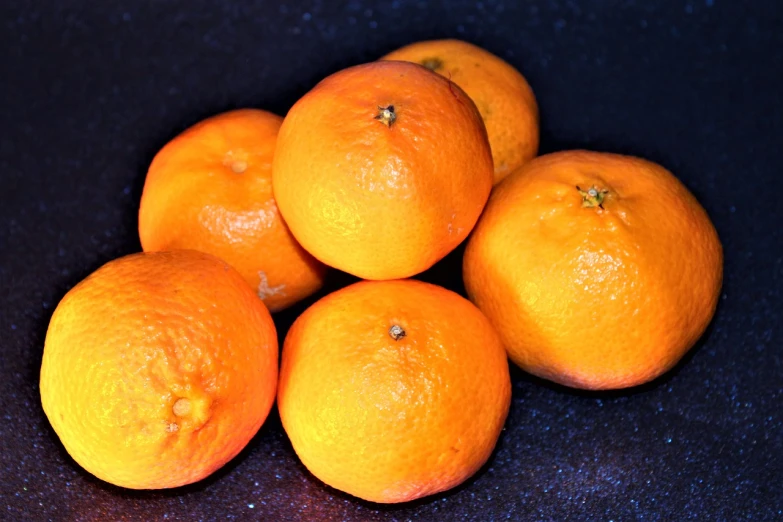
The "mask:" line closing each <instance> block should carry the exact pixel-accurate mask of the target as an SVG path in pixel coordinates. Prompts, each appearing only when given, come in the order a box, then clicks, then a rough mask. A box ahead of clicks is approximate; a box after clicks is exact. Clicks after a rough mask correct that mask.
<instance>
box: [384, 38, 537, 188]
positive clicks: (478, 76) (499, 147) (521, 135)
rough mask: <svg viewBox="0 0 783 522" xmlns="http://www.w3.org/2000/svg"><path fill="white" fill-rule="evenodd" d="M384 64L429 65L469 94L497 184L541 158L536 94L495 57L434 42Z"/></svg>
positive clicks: (461, 44)
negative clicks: (480, 122)
mask: <svg viewBox="0 0 783 522" xmlns="http://www.w3.org/2000/svg"><path fill="white" fill-rule="evenodd" d="M382 59H383V60H405V61H409V62H414V63H418V64H421V65H424V66H426V67H428V68H430V69H431V70H433V71H435V72H437V73H438V74H441V75H443V76H445V77H446V78H449V79H450V80H451V81H453V82H454V83H456V84H457V85H459V86H460V87H462V88H463V89H464V90H465V92H466V93H467V94H468V96H470V97H471V99H472V100H473V101H474V102H475V103H476V107H478V110H479V112H480V113H481V117H482V118H483V119H484V124H485V125H486V127H487V134H488V135H489V144H490V146H491V148H492V159H493V160H494V164H495V178H494V181H495V183H496V184H497V183H499V182H500V181H501V180H502V179H503V178H505V177H506V176H507V175H508V174H510V173H511V172H513V171H514V170H516V169H517V168H519V167H520V166H522V165H523V164H524V163H526V162H528V161H530V160H531V159H532V158H534V157H535V156H536V154H537V153H538V140H539V131H538V104H537V103H536V97H535V95H534V94H533V90H532V89H531V88H530V85H529V84H528V83H527V80H526V79H525V77H524V76H522V75H521V74H520V73H519V71H517V70H516V69H515V68H514V67H512V66H511V65H509V64H508V63H506V62H505V61H503V60H502V59H500V58H498V57H497V56H495V55H494V54H492V53H490V52H489V51H486V50H484V49H482V48H480V47H477V46H475V45H473V44H469V43H467V42H462V41H460V40H431V41H426V42H418V43H414V44H410V45H406V46H405V47H402V48H401V49H397V50H396V51H393V52H391V53H389V54H387V55H386V56H384V57H383V58H382Z"/></svg>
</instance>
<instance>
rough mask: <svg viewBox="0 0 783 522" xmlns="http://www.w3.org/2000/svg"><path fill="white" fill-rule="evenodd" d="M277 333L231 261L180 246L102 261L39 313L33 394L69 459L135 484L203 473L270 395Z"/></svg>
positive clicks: (250, 424)
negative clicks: (39, 356) (47, 314)
mask: <svg viewBox="0 0 783 522" xmlns="http://www.w3.org/2000/svg"><path fill="white" fill-rule="evenodd" d="M276 381H277V336H276V333H275V326H274V324H273V323H272V318H271V316H270V315H269V312H268V311H267V309H266V308H265V307H264V304H263V303H262V302H261V300H259V299H258V297H256V295H255V293H254V292H253V290H252V289H251V288H250V287H249V286H248V285H247V283H246V282H245V281H244V280H243V279H242V276H240V275H239V274H238V273H237V272H236V271H235V270H234V269H233V268H231V267H230V266H229V265H227V264H226V263H225V262H223V261H221V260H219V259H218V258H216V257H213V256H211V255H208V254H203V253H200V252H195V251H188V250H179V251H174V252H155V253H142V254H135V255H130V256H126V257H123V258H120V259H117V260H115V261H112V262H110V263H108V264H106V265H104V266H103V267H101V268H100V269H98V270H97V271H96V272H94V273H93V274H92V275H90V276H89V277H87V278H86V279H85V280H84V281H82V282H81V283H79V284H78V285H76V286H75V287H74V288H73V289H72V290H71V291H70V292H68V293H67V294H66V295H65V297H64V298H63V299H62V301H61V302H60V304H59V305H58V306H57V309H56V310H55V312H54V315H53V316H52V319H51V322H50V323H49V330H48V331H47V333H46V343H45V347H44V354H43V364H42V366H41V383H40V389H41V402H42V403H43V408H44V411H45V412H46V416H47V417H48V418H49V422H51V424H52V427H53V428H54V431H55V432H56V433H57V435H58V436H59V437H60V440H61V441H62V443H63V445H64V446H65V449H66V450H67V451H68V453H69V454H70V455H71V456H72V457H73V459H74V460H75V461H76V462H77V463H79V464H80V465H81V466H82V467H84V468H85V469H86V470H87V471H89V472H90V473H92V474H93V475H95V476H97V477H98V478H100V479H102V480H105V481H107V482H111V483H112V484H116V485H118V486H123V487H126V488H134V489H158V488H172V487H176V486H181V485H183V484H189V483H191V482H195V481H197V480H201V479H202V478H204V477H206V476H207V475H209V474H210V473H212V472H213V471H215V470H217V469H218V468H220V467H221V466H223V464H225V463H226V462H228V461H229V460H230V459H231V458H233V457H234V456H235V455H236V454H237V453H239V451H240V450H241V449H242V448H243V447H244V446H245V445H246V444H247V442H248V441H249V440H250V439H251V438H252V437H253V435H254V434H255V433H256V431H258V428H259V427H260V426H261V424H262V423H263V422H264V419H266V416H267V414H268V413H269V410H270V408H271V406H272V403H273V402H274V397H275V389H276V384H277V382H276Z"/></svg>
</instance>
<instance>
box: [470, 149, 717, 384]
mask: <svg viewBox="0 0 783 522" xmlns="http://www.w3.org/2000/svg"><path fill="white" fill-rule="evenodd" d="M463 269H464V274H463V275H464V278H465V286H466V288H467V291H468V295H469V296H470V297H471V299H472V300H473V301H474V302H475V303H476V305H478V307H479V308H480V309H481V310H482V311H483V312H484V313H485V314H486V315H487V316H488V317H489V319H490V320H491V321H492V323H493V324H494V325H495V327H496V328H497V330H498V332H499V334H500V337H501V339H502V340H503V344H504V345H505V347H506V349H507V350H508V353H509V356H510V357H511V359H512V360H513V361H514V362H515V363H516V364H518V365H519V366H521V367H522V368H523V369H524V370H526V371H528V372H530V373H532V374H534V375H537V376H539V377H543V378H545V379H550V380H552V381H555V382H558V383H561V384H564V385H567V386H572V387H577V388H587V389H612V388H624V387H629V386H634V385H637V384H641V383H644V382H647V381H650V380H652V379H654V378H655V377H657V376H659V375H661V374H663V373H664V372H666V371H667V370H668V369H670V368H671V367H672V366H674V365H675V364H676V363H677V361H679V360H680V358H682V356H683V355H684V354H685V353H686V352H687V351H688V349H689V348H690V347H691V346H692V345H693V344H694V343H695V341H696V340H697V339H698V338H699V337H700V336H701V334H702V333H703V332H704V330H705V328H706V327H707V324H708V323H709V321H710V319H711V318H712V315H713V313H714V311H715V307H716V304H717V301H718V295H719V292H720V286H721V280H722V273H723V251H722V248H721V244H720V241H719V239H718V235H717V233H716V232H715V228H714V227H713V225H712V223H711V222H710V219H709V217H708V216H707V214H706V212H705V211H704V209H703V208H702V207H701V206H700V205H699V203H698V202H697V201H696V199H695V198H694V197H693V195H692V194H691V193H690V192H688V190H687V189H686V188H685V186H684V185H683V184H682V183H680V182H679V181H678V180H677V179H676V178H675V177H674V176H673V175H672V174H671V173H670V172H669V171H667V170H666V169H664V168H662V167H660V166H659V165H656V164H654V163H651V162H648V161H645V160H642V159H638V158H633V157H629V156H620V155H615V154H604V153H596V152H585V151H572V152H561V153H556V154H550V155H546V156H542V157H539V158H536V159H534V160H533V161H531V162H530V163H528V164H527V165H525V166H524V167H522V168H521V169H520V170H518V171H516V172H515V173H513V174H512V175H511V176H509V177H508V179H507V180H506V181H504V182H503V183H502V184H500V185H499V186H498V187H497V189H496V190H495V192H494V193H493V195H492V197H491V198H490V201H489V203H488V204H487V208H486V210H485V212H484V214H483V215H482V217H481V220H480V221H479V223H478V225H477V226H476V229H475V231H474V233H473V235H472V237H471V239H470V240H469V241H468V245H467V248H466V251H465V256H464V266H463Z"/></svg>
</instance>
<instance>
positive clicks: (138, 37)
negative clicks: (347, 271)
mask: <svg viewBox="0 0 783 522" xmlns="http://www.w3.org/2000/svg"><path fill="white" fill-rule="evenodd" d="M55 4H56V3H55V2H43V1H39V2H33V1H24V0H6V1H4V2H3V3H2V6H0V129H2V130H0V372H2V373H0V446H1V447H2V451H0V519H2V520H120V519H121V520H162V519H168V520H249V519H262V520H387V519H388V520H408V519H421V520H427V519H442V520H458V519H459V520H482V521H483V520H501V519H503V520H505V519H512V520H566V519H568V520H616V521H617V520H700V521H701V520H739V519H749V520H750V519H752V520H783V486H781V484H783V414H782V413H781V410H782V408H781V406H783V357H782V356H781V345H783V335H782V334H781V319H782V317H781V315H782V312H781V310H782V309H783V239H782V237H781V227H782V226H783V203H781V201H782V200H783V196H781V190H780V180H781V179H783V178H781V174H780V172H781V167H780V157H779V156H777V154H779V153H780V150H781V145H783V74H781V71H783V51H781V49H783V31H782V30H781V27H783V7H781V4H780V3H777V2H738V1H729V0H699V1H696V0H694V1H685V0H676V1H666V2H647V1H640V0H637V1H631V0H625V1H612V2H609V1H602V0H592V1H587V0H584V1H578V0H572V1H568V0H557V1H554V0H549V1H537V0H530V1H527V2H500V1H490V0H484V1H481V2H475V1H474V2H464V1H455V2H449V3H448V5H446V4H445V3H444V5H428V3H427V2H410V1H394V2H389V1H384V2H366V1H351V2H347V3H344V4H342V5H337V3H333V2H326V1H308V2H301V3H299V4H300V6H299V7H294V6H293V4H295V2H286V3H285V5H277V4H275V3H273V2H265V1H255V2H251V1H248V2H236V3H229V2H207V1H203V0H187V1H186V0H179V1H168V2H152V1H116V2H91V1H87V0H67V1H63V2H59V3H58V4H59V6H56V5H55ZM230 4H231V5H230ZM239 4H241V6H240V5H239ZM440 37H458V38H463V39H467V40H470V41H473V42H475V43H477V44H479V45H482V46H484V47H486V48H487V49H489V50H490V51H493V52H495V53H497V54H499V55H500V56H502V57H503V58H505V59H506V60H508V61H509V62H511V63H512V64H514V65H515V66H517V67H519V68H520V69H521V70H522V71H523V72H524V74H525V75H526V76H527V77H528V79H529V81H530V83H531V84H532V86H533V88H534V90H535V92H536V94H537V96H538V100H539V103H540V105H541V115H542V151H544V152H547V151H553V150H559V149H565V148H574V147H588V148H595V149H599V150H610V151H617V152H625V153H632V154H637V155H641V156H645V157H648V158H650V159H653V160H655V161H658V162H660V163H662V164H663V165H665V166H666V167H668V168H669V169H671V170H672V171H674V172H675V173H676V174H677V175H678V176H679V177H680V178H681V179H682V180H683V182H684V183H685V184H686V185H687V186H688V187H689V188H690V189H691V190H692V191H693V192H694V193H695V194H696V196H697V197H698V198H699V200H700V201H701V202H702V203H703V205H704V206H705V208H706V209H707V211H708V212H709V214H710V216H711V217H712V219H713V220H714V222H715V225H716V227H717V229H718V231H719V233H720V236H721V239H722V241H723V245H724V248H725V252H726V265H725V274H726V275H725V285H724V289H723V295H722V299H721V301H720V305H719V308H718V312H717V316H716V318H715V320H714V322H713V324H712V326H711V328H710V329H709V331H708V332H707V334H706V335H705V337H704V338H703V339H702V341H701V342H700V343H699V344H698V346H697V347H696V348H695V349H694V350H693V351H692V352H691V354H690V355H689V356H688V357H687V358H686V359H685V361H684V362H683V363H682V364H680V365H679V366H678V367H677V368H676V369H675V370H674V371H673V372H671V373H670V374H668V375H667V376H665V377H664V378H663V379H661V380H659V381H657V382H655V383H652V384H651V385H648V386H645V387H643V388H642V389H637V390H633V391H629V392H621V393H610V394H600V395H594V394H583V393H577V392H573V391H569V390H565V389H561V388H557V387H553V386H550V385H547V384H543V383H541V382H538V381H535V380H533V379H531V378H530V377H528V376H526V375H524V374H523V373H522V372H520V371H514V372H513V373H512V378H513V385H514V386H513V390H514V392H513V404H512V407H511V413H510V416H509V419H508V422H507V427H506V429H505V431H504V433H503V435H502V437H501V439H500V442H499V444H498V447H497V450H496V452H495V454H494V456H493V457H492V459H491V460H490V462H489V463H488V464H487V465H486V466H485V467H484V468H483V469H482V470H481V471H480V472H479V473H478V474H477V475H476V477H474V478H473V479H471V480H470V481H469V482H468V483H467V484H465V485H463V486H461V487H459V488H457V489H456V490H453V491H450V492H447V493H445V494H441V495H438V496H435V497H432V498H427V499H424V500H421V501H418V502H415V503H413V504H407V505H401V506H377V505H372V504H368V503H365V502H360V501H357V500H354V499H352V498H350V497H348V496H345V495H343V494H340V493H338V492H335V491H333V490H331V489H329V488H327V487H325V486H323V485H322V484H321V483H319V481H318V480H316V479H314V478H313V477H312V476H310V475H309V474H308V473H307V472H306V470H305V469H304V468H303V466H302V465H301V464H300V463H299V462H298V461H297V459H296V457H295V455H294V453H293V451H292V449H291V446H290V445H289V443H288V441H287V439H286V437H285V435H284V434H283V432H282V430H281V427H280V422H279V419H278V417H277V412H276V411H273V412H272V414H271V416H270V418H269V420H268V421H267V423H266V425H265V426H264V427H263V428H262V430H261V431H260V433H259V434H258V435H257V436H256V437H255V438H254V439H253V441H252V442H251V443H250V445H249V446H248V447H247V449H246V450H245V451H244V452H243V453H242V454H241V455H240V456H239V457H238V458H236V459H234V460H233V461H232V462H231V463H230V464H229V465H228V466H226V467H225V468H224V469H222V470H221V471H219V472H218V473H216V474H215V475H214V476H213V477H211V478H209V479H207V480H205V481H204V482H202V483H199V484H196V485H193V486H189V487H185V488H182V489H179V490H175V491H159V492H132V491H124V490H121V489H119V488H115V487H112V486H110V485H107V484H105V483H102V482H100V481H99V480H97V479H95V478H93V477H91V476H90V475H88V474H87V473H86V472H84V471H82V470H81V469H80V468H79V467H78V466H77V465H76V464H75V463H74V462H73V461H72V460H71V459H70V458H69V457H68V456H67V454H66V453H65V451H64V450H63V448H62V446H61V445H60V443H59V441H58V440H57V437H56V436H55V434H54V432H53V431H52V430H51V428H50V427H49V424H48V422H47V420H46V418H45V417H44V414H43V412H42V410H41V406H40V400H39V395H38V388H37V379H38V370H39V367H40V360H41V352H42V346H43V341H44V335H45V331H46V326H47V323H48V321H49V317H50V315H51V313H52V311H53V309H54V306H55V305H56V303H57V302H58V300H59V299H60V298H61V297H62V296H63V294H64V293H65V292H66V291H67V290H68V289H69V288H70V287H71V286H73V285H74V284H75V283H77V282H78V281H79V280H81V279H82V278H83V277H84V276H86V275H87V274H88V273H89V272H91V271H92V270H94V269H95V268H97V267H98V266H100V265H101V264H103V263H104V262H106V261H108V260H110V259H112V258H114V257H116V256H119V255H122V254H126V253H130V252H134V251H138V250H139V242H138V238H137V235H136V230H135V227H136V210H137V206H138V203H139V197H140V193H141V187H142V183H143V177H144V173H145V171H146V168H147V166H148V164H149V162H150V160H151V158H152V156H153V155H154V153H155V152H156V150H157V149H158V148H159V147H161V146H162V145H163V144H164V143H165V142H166V141H167V140H168V139H169V138H171V137H173V136H174V135H175V134H176V133H177V132H179V131H181V130H182V129H184V128H185V127H186V126H188V125H190V124H192V123H194V122H196V121H198V120H199V119H201V118H203V117H205V116H208V115H211V114H214V113H216V112H219V111H223V110H226V109H230V108H235V107H243V106H257V107H261V108H266V109H270V110H273V111H275V112H278V113H280V114H284V113H285V112H286V109H287V108H288V107H290V105H291V104H292V103H293V102H294V101H295V100H296V99H297V98H298V97H299V96H301V95H302V94H303V93H305V92H306V91H307V90H308V89H309V88H310V87H312V86H313V85H314V84H315V83H316V82H317V81H318V80H319V79H321V78H322V77H324V76H325V75H327V74H329V73H331V72H334V71H336V70H338V69H340V68H342V67H345V66H349V65H353V64H356V63H360V62H365V61H370V60H373V59H375V58H377V57H378V56H381V55H383V54H385V53H386V52H388V51H391V50H392V49H394V48H396V47H398V46H400V45H402V44H405V43H408V42H411V41H415V40H420V39H426V38H440ZM460 253H461V252H460V251H457V252H456V253H455V254H454V255H451V256H449V257H448V258H447V259H446V260H444V262H443V263H441V264H440V265H438V266H437V267H436V268H435V269H433V270H431V271H430V272H428V273H426V274H424V275H423V276H422V277H423V278H425V279H428V280H430V281H434V282H438V283H441V284H445V285H447V286H449V287H451V288H454V289H457V290H460V291H461V290H462V287H461V282H460V274H459V267H460ZM342 283H344V280H341V278H340V277H337V276H336V277H334V278H333V279H332V281H331V282H330V285H329V287H330V288H335V287H336V286H338V285H340V284H342ZM304 306H305V305H304V304H303V305H302V306H299V307H297V308H296V309H294V310H291V311H288V312H286V313H283V314H281V315H280V316H279V317H277V320H278V321H277V322H278V326H279V328H280V330H281V331H282V332H283V333H284V332H285V330H286V328H287V326H288V325H289V324H290V322H291V321H292V320H293V318H294V317H295V315H296V314H297V313H298V312H300V311H301V310H302V309H303V307H304Z"/></svg>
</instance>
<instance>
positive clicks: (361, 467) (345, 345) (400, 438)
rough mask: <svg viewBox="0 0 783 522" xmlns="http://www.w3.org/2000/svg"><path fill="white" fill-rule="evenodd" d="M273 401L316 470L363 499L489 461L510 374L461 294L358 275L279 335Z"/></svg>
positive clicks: (445, 479) (438, 484) (446, 483)
mask: <svg viewBox="0 0 783 522" xmlns="http://www.w3.org/2000/svg"><path fill="white" fill-rule="evenodd" d="M282 359H283V360H282V366H281V368H280V385H279V393H278V408H279V410H280V417H281V419H282V421H283V427H284V428H285V431H286V433H287V434H288V436H289V438H290V439H291V443H292V444H293V447H294V450H296V453H297V455H299V457H300V458H301V459H302V462H303V463H304V465H305V466H306V467H307V469H309V470H310V471H311V472H312V473H313V474H314V475H315V476H316V477H318V478H319V479H321V480H322V481H324V482H325V483H327V484H329V485H330V486H332V487H335V488H337V489H339V490H342V491H345V492H347V493H350V494H352V495H355V496H357V497H360V498H363V499H366V500H371V501H374V502H404V501H407V500H413V499H416V498H419V497H423V496H426V495H430V494H433V493H437V492H439V491H444V490H446V489H449V488H451V487H454V486H456V485H457V484H459V483H461V482H462V481H464V480H465V479H467V478H468V477H470V476H471V475H472V474H473V473H475V472H476V470H478V469H479V468H480V467H481V465H482V464H484V462H486V460H487V459H488V458H489V456H490V453H491V452H492V448H493V447H494V446H495V442H496V441H497V438H498V436H499V435H500V431H501V429H502V427H503V423H504V422H505V419H506V415H507V413H508V408H509V402H510V398H511V382H510V378H509V373H508V362H507V360H506V354H505V351H504V350H503V347H502V345H501V344H500V340H499V339H498V337H497V334H496V333H495V331H494V330H493V329H492V326H491V325H490V324H489V321H487V319H486V317H484V316H483V315H482V314H481V312H479V311H478V310H477V309H476V307H475V306H473V305H472V304H471V303H470V302H469V301H467V300H466V299H464V298H462V297H460V296H459V295H457V294H455V293H454V292H451V291H448V290H446V289H444V288H441V287H438V286H434V285H431V284H428V283H423V282H420V281H414V280H399V281H362V282H359V283H355V284H353V285H351V286H349V287H346V288H344V289H342V290H339V291H337V292H335V293H333V294H330V295H328V296H326V297H325V298H323V299H321V300H320V301H318V302H317V303H315V304H314V305H313V306H311V307H310V308H309V309H308V310H306V311H305V312H304V313H303V314H302V315H301V316H300V317H299V318H298V319H297V320H296V322H295V323H294V324H293V326H292V328H291V330H290V331H289V333H288V336H287V337H286V340H285V344H284V348H283V357H282Z"/></svg>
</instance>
